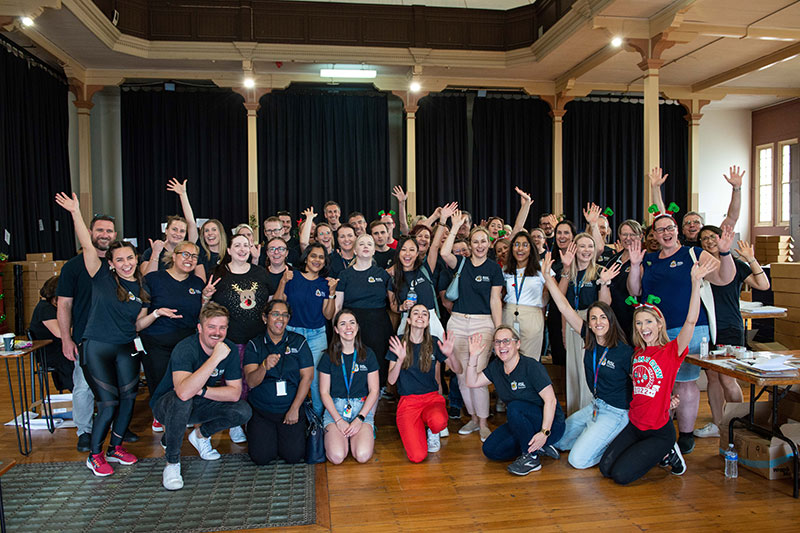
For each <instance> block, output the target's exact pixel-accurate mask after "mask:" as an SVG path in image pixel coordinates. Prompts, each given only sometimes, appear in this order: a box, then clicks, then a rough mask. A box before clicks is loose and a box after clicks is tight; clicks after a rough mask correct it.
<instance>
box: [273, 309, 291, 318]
mask: <svg viewBox="0 0 800 533" xmlns="http://www.w3.org/2000/svg"><path fill="white" fill-rule="evenodd" d="M269 316H271V317H272V318H289V313H281V312H278V311H273V312H271V313H270V314H269Z"/></svg>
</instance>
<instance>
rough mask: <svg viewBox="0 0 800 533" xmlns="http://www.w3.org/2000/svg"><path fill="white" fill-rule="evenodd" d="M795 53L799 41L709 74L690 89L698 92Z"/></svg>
mask: <svg viewBox="0 0 800 533" xmlns="http://www.w3.org/2000/svg"><path fill="white" fill-rule="evenodd" d="M797 54H800V43H794V44H792V45H790V46H787V47H786V48H782V49H780V50H778V51H777V52H772V53H771V54H767V55H765V56H763V57H759V58H758V59H754V60H753V61H748V62H747V63H745V64H744V65H740V66H738V67H736V68H732V69H730V70H726V71H725V72H721V73H720V74H716V75H714V76H711V77H710V78H706V79H704V80H703V81H699V82H697V83H695V84H694V85H692V91H693V92H700V91H704V90H706V89H710V88H711V87H715V86H717V85H721V84H723V83H725V82H728V81H731V80H733V79H736V78H739V77H741V76H744V75H745V74H749V73H751V72H753V71H756V70H758V69H760V68H764V67H767V66H769V65H772V64H774V63H777V62H779V61H783V60H784V59H786V58H789V57H792V56H794V55H797Z"/></svg>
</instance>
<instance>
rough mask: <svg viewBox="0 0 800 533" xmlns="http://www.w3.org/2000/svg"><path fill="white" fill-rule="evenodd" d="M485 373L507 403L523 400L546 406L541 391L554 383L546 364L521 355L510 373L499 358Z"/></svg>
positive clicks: (490, 364)
mask: <svg viewBox="0 0 800 533" xmlns="http://www.w3.org/2000/svg"><path fill="white" fill-rule="evenodd" d="M483 374H484V375H485V376H486V377H487V378H489V380H490V381H491V382H492V383H493V384H494V388H495V390H496V391H497V395H498V396H499V397H500V399H501V400H503V401H504V402H505V403H510V402H513V401H514V400H522V401H525V402H529V403H532V404H534V405H538V406H539V407H544V400H542V397H541V396H539V392H540V391H541V390H543V389H545V388H547V386H548V385H552V382H551V381H550V376H548V375H547V370H545V368H544V365H542V363H540V362H539V361H537V360H536V359H531V358H530V357H525V356H520V357H519V362H518V363H517V366H516V367H515V368H514V370H512V371H511V373H510V374H506V372H505V369H504V368H503V361H501V360H500V359H499V358H498V359H493V360H492V361H490V362H489V365H488V366H487V367H486V368H485V369H484V371H483ZM560 411H561V406H560V405H558V404H556V413H558V412H560Z"/></svg>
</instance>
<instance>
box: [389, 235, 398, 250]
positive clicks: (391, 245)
mask: <svg viewBox="0 0 800 533" xmlns="http://www.w3.org/2000/svg"><path fill="white" fill-rule="evenodd" d="M386 246H388V247H389V248H391V249H392V250H397V239H395V238H392V242H387V243H386Z"/></svg>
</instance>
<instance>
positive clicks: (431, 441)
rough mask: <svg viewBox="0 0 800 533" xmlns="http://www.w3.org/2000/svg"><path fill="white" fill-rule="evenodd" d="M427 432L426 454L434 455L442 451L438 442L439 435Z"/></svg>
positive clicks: (440, 443)
mask: <svg viewBox="0 0 800 533" xmlns="http://www.w3.org/2000/svg"><path fill="white" fill-rule="evenodd" d="M427 432H428V453H436V452H438V451H439V450H441V449H442V442H441V441H440V440H439V434H438V433H433V432H432V431H431V430H430V429H428V430H427Z"/></svg>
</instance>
